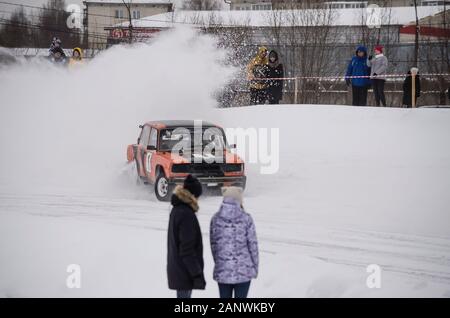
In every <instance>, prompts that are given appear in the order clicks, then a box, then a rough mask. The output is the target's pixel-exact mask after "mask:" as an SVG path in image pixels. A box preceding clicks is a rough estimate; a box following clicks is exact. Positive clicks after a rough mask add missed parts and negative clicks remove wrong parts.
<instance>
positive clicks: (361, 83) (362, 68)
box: [345, 45, 370, 106]
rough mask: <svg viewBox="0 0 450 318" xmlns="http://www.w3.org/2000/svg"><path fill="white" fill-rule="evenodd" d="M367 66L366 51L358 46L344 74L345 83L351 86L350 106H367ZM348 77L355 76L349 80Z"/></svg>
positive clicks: (368, 82)
mask: <svg viewBox="0 0 450 318" xmlns="http://www.w3.org/2000/svg"><path fill="white" fill-rule="evenodd" d="M369 75H370V74H369V66H368V65H367V49H366V47H365V46H362V45H361V46H358V48H357V49H356V53H355V56H353V57H352V59H351V61H350V63H349V64H348V67H347V73H346V74H345V82H346V83H347V85H350V84H351V85H352V105H353V106H366V105H367V89H368V86H369V85H370V79H369ZM350 76H357V77H355V78H349V77H350Z"/></svg>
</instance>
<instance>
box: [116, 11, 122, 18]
mask: <svg viewBox="0 0 450 318" xmlns="http://www.w3.org/2000/svg"><path fill="white" fill-rule="evenodd" d="M114 16H115V17H116V19H123V10H116V11H115V15H114Z"/></svg>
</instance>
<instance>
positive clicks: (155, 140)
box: [148, 128, 158, 148]
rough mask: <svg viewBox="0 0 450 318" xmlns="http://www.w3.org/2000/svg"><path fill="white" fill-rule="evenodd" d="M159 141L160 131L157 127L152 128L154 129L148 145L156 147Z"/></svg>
mask: <svg viewBox="0 0 450 318" xmlns="http://www.w3.org/2000/svg"><path fill="white" fill-rule="evenodd" d="M157 143H158V131H157V130H156V129H155V128H152V131H151V133H150V141H149V143H148V145H149V146H153V147H155V148H156V145H157Z"/></svg>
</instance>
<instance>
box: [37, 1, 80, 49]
mask: <svg viewBox="0 0 450 318" xmlns="http://www.w3.org/2000/svg"><path fill="white" fill-rule="evenodd" d="M65 9H66V3H65V1H64V0H48V2H47V4H45V5H44V6H43V10H41V14H40V17H39V28H40V30H39V38H40V41H39V42H40V43H42V46H46V45H48V44H49V42H50V41H51V39H52V38H53V37H54V36H57V37H59V38H60V39H61V41H62V43H63V45H64V46H68V47H75V46H79V45H80V44H81V36H80V33H79V32H78V31H77V30H74V29H71V28H69V26H68V25H67V20H68V18H69V15H70V13H69V12H67V11H65Z"/></svg>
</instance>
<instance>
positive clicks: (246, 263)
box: [209, 187, 259, 298]
mask: <svg viewBox="0 0 450 318" xmlns="http://www.w3.org/2000/svg"><path fill="white" fill-rule="evenodd" d="M242 193H243V189H242V188H239V187H224V188H222V195H223V202H222V205H221V206H220V209H219V211H218V212H217V213H216V214H215V215H214V216H213V218H212V220H211V226H210V232H209V233H210V242H211V251H212V254H213V258H214V263H215V266H214V275H213V278H214V280H215V281H217V283H218V284H219V293H220V297H221V298H232V297H233V291H234V297H235V298H246V297H247V294H248V290H249V288H250V282H251V280H252V279H253V278H256V277H257V276H258V263H259V260H258V257H259V256H258V241H257V239H256V230H255V224H254V223H253V219H252V217H251V216H250V214H248V213H246V212H245V211H244V208H243V206H242Z"/></svg>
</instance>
